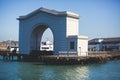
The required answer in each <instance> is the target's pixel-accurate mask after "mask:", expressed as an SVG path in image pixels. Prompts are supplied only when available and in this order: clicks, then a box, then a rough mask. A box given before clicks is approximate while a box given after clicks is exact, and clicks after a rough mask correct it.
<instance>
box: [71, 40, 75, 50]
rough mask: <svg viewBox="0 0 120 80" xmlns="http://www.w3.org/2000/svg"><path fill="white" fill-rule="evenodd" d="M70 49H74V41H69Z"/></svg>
mask: <svg viewBox="0 0 120 80" xmlns="http://www.w3.org/2000/svg"><path fill="white" fill-rule="evenodd" d="M70 49H74V41H71V42H70Z"/></svg>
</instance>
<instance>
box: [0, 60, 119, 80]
mask: <svg viewBox="0 0 120 80" xmlns="http://www.w3.org/2000/svg"><path fill="white" fill-rule="evenodd" d="M0 80H120V60H116V61H110V62H108V63H105V64H93V65H61V66H55V65H41V64H40V63H32V62H10V61H9V62H7V61H6V62H5V61H0Z"/></svg>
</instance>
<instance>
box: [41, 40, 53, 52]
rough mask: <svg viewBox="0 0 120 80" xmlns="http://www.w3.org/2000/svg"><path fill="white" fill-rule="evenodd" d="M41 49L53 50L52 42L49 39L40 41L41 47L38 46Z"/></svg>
mask: <svg viewBox="0 0 120 80" xmlns="http://www.w3.org/2000/svg"><path fill="white" fill-rule="evenodd" d="M40 50H41V51H53V42H51V41H48V40H47V41H45V42H41V47H40Z"/></svg>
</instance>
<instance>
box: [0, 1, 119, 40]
mask: <svg viewBox="0 0 120 80" xmlns="http://www.w3.org/2000/svg"><path fill="white" fill-rule="evenodd" d="M40 7H45V8H48V9H55V10H58V11H66V10H67V11H71V12H75V13H77V14H79V15H80V20H79V34H80V35H85V36H88V37H89V39H93V38H101V37H120V0H0V41H4V40H8V39H12V40H18V37H19V21H18V20H16V18H18V17H19V16H20V15H26V14H28V13H30V12H32V11H34V10H36V9H38V8H40ZM45 34H46V35H47V36H46V37H48V38H50V37H49V34H50V33H49V31H46V33H45Z"/></svg>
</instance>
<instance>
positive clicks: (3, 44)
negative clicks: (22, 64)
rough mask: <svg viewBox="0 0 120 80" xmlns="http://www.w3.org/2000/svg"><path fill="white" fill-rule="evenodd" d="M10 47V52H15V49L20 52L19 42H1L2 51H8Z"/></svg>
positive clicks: (0, 48)
mask: <svg viewBox="0 0 120 80" xmlns="http://www.w3.org/2000/svg"><path fill="white" fill-rule="evenodd" d="M8 47H9V48H10V51H12V50H14V48H16V49H17V51H19V44H18V41H13V40H7V41H2V42H0V50H1V51H2V50H3V51H5V50H7V49H8Z"/></svg>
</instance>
